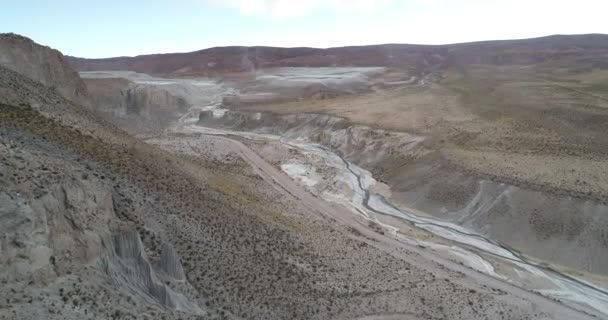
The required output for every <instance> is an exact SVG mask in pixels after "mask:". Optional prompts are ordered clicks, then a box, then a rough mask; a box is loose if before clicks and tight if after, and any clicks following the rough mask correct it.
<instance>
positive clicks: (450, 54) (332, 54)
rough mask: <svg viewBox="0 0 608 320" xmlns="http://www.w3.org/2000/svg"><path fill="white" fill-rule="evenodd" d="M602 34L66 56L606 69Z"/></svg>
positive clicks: (90, 63)
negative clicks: (551, 65) (553, 65)
mask: <svg viewBox="0 0 608 320" xmlns="http://www.w3.org/2000/svg"><path fill="white" fill-rule="evenodd" d="M607 47H608V35H602V34H588V35H572V36H566V35H555V36H548V37H543V38H536V39H526V40H509V41H484V42H473V43H462V44H450V45H436V46H429V45H410V44H384V45H373V46H358V47H339V48H329V49H315V48H274V47H217V48H210V49H204V50H200V51H195V52H188V53H171V54H155V55H143V56H137V57H117V58H108V59H83V58H76V57H68V58H67V60H68V62H69V63H70V64H71V65H72V66H73V67H74V68H75V69H77V70H79V71H97V70H130V71H136V72H142V73H148V74H155V75H171V76H185V75H190V76H191V75H212V74H216V73H223V72H230V71H251V70H257V69H265V68H273V67H340V66H343V67H354V66H359V67H377V66H385V67H391V68H397V69H403V70H407V71H410V72H416V73H422V74H424V73H430V72H436V71H437V70H441V69H444V68H446V67H453V68H459V67H463V66H469V65H474V64H486V65H530V64H538V63H544V62H552V63H556V64H562V65H568V66H572V64H573V63H576V65H577V66H580V67H581V68H583V67H584V68H602V67H603V68H606V67H608V66H607V65H606V64H607V62H606V59H605V57H606V54H608V49H607Z"/></svg>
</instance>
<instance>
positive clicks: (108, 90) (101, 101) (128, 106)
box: [85, 78, 192, 130]
mask: <svg viewBox="0 0 608 320" xmlns="http://www.w3.org/2000/svg"><path fill="white" fill-rule="evenodd" d="M85 82H86V84H87V87H88V88H89V93H90V97H91V100H92V101H93V104H94V105H95V107H94V108H95V110H96V111H98V112H99V113H100V114H102V115H104V116H105V117H106V118H108V119H110V120H112V121H114V122H117V123H119V124H121V126H122V127H124V128H127V129H133V128H137V127H141V129H142V130H145V128H144V126H148V127H150V128H160V127H163V126H166V125H168V124H169V123H170V122H171V121H173V120H175V119H176V118H177V116H178V115H181V114H183V113H184V112H186V111H187V110H188V108H189V107H191V106H192V104H191V102H190V101H189V100H188V99H187V98H185V97H184V96H181V95H180V94H179V93H175V92H173V91H172V90H171V87H170V86H154V85H146V84H140V83H135V82H132V81H129V80H127V79H124V78H100V79H92V78H88V79H85Z"/></svg>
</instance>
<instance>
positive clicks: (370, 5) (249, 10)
mask: <svg viewBox="0 0 608 320" xmlns="http://www.w3.org/2000/svg"><path fill="white" fill-rule="evenodd" d="M416 1H436V0H416ZM206 2H208V3H212V4H214V5H221V6H225V7H229V8H235V9H238V10H239V11H240V12H241V13H242V14H244V15H265V16H270V17H273V18H280V19H282V18H290V17H299V16H305V15H307V14H309V13H311V12H313V11H315V10H327V9H329V10H346V9H354V10H360V11H369V10H374V9H376V8H379V7H382V6H387V5H389V4H391V3H392V2H395V0H206Z"/></svg>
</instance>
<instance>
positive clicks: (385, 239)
mask: <svg viewBox="0 0 608 320" xmlns="http://www.w3.org/2000/svg"><path fill="white" fill-rule="evenodd" d="M197 131H198V130H197ZM203 131H206V130H203ZM198 132H199V133H204V134H208V135H214V136H216V137H217V138H218V139H222V140H224V141H226V142H228V143H229V144H231V145H232V146H233V147H234V151H235V152H237V154H239V156H240V157H241V158H242V159H243V160H244V161H246V162H247V163H248V164H249V165H251V166H252V168H253V169H254V170H255V171H256V172H257V173H258V174H259V175H260V177H262V178H263V179H264V180H265V181H266V182H267V183H269V184H270V185H271V186H273V187H274V188H275V189H276V190H278V191H280V192H282V193H284V194H286V195H287V196H291V197H294V198H296V199H298V200H299V201H300V202H301V203H302V204H303V205H304V206H305V207H307V208H308V209H310V210H311V211H313V212H314V213H316V214H317V215H318V216H320V217H323V218H324V219H328V220H330V221H333V222H334V223H338V224H340V225H343V226H347V227H351V228H353V229H355V230H357V231H358V232H360V233H361V235H363V236H364V239H363V240H364V241H366V242H367V243H368V244H369V245H373V246H375V247H377V248H379V249H381V250H383V251H385V252H387V253H388V254H390V255H392V256H394V257H397V258H399V259H403V260H406V261H408V262H410V263H415V264H417V265H422V266H425V268H427V269H432V268H434V266H433V265H432V264H431V263H429V262H430V261H432V262H436V263H438V264H440V265H442V266H444V267H447V268H448V269H450V270H453V271H457V272H461V273H463V274H465V275H466V276H467V278H468V279H465V280H464V281H463V283H465V284H466V283H467V282H469V283H470V282H471V281H473V282H474V283H478V284H483V285H487V286H489V287H493V288H496V289H500V290H503V291H505V292H507V293H509V294H510V295H512V297H509V295H505V296H497V298H500V299H506V300H509V301H510V302H513V301H514V300H516V299H515V298H519V299H521V300H523V301H528V302H531V303H533V304H534V305H535V307H536V308H538V309H540V310H542V311H544V312H547V313H549V314H552V315H554V317H555V318H556V319H568V320H574V319H595V318H594V317H593V316H591V315H589V314H588V313H585V312H581V311H579V310H576V309H573V308H571V307H570V306H567V305H564V304H562V303H559V302H557V301H554V300H552V299H550V298H547V297H545V296H542V295H540V294H537V293H534V292H531V291H529V290H526V289H524V288H521V287H518V286H516V285H514V284H511V283H508V282H505V281H503V280H501V279H497V278H494V277H491V276H489V275H486V274H484V273H480V272H478V271H476V270H473V269H470V268H468V267H465V266H463V265H460V264H458V263H455V262H453V261H450V260H447V259H445V258H442V257H440V256H438V255H436V254H435V253H433V252H430V251H429V250H425V249H422V248H418V247H416V246H413V245H409V244H406V243H404V242H403V241H399V240H398V239H397V238H395V237H391V236H388V235H383V234H380V233H377V232H376V231H374V230H372V229H371V228H369V227H368V225H367V223H366V222H364V221H361V220H360V219H358V218H357V216H356V215H353V214H352V212H351V211H350V210H349V209H348V208H346V207H344V206H342V205H338V204H330V203H328V202H327V201H324V200H323V199H320V198H318V197H316V196H314V195H312V194H311V193H309V192H308V191H306V190H304V189H303V188H302V187H301V186H299V185H298V184H297V183H296V182H295V181H294V180H292V179H291V178H290V177H288V176H287V175H285V174H284V173H282V172H280V171H279V170H277V169H276V168H274V167H273V166H272V165H270V164H269V163H267V162H266V161H265V160H264V159H262V158H261V157H260V156H259V155H258V154H257V153H255V152H254V151H253V150H251V149H250V148H248V147H247V146H246V145H244V144H243V143H242V142H240V141H237V140H235V139H231V138H230V137H228V135H230V134H235V133H233V132H227V131H222V130H215V129H211V130H208V131H207V132H201V131H198ZM236 134H238V133H236ZM280 140H283V141H281V143H283V144H285V145H290V146H291V147H296V148H298V147H297V146H295V145H291V144H290V143H289V142H286V141H285V139H282V138H281V139H280ZM193 151H195V152H197V150H195V149H194V148H193ZM334 154H335V153H334ZM339 157H340V158H341V159H342V161H344V163H345V165H348V168H349V171H350V172H352V173H353V174H355V176H356V177H358V180H357V181H358V183H359V186H360V187H362V186H363V185H362V182H361V180H360V179H361V177H360V176H359V175H357V174H356V173H355V172H354V171H353V170H352V168H351V167H350V163H349V162H348V161H346V160H345V159H344V158H343V157H342V156H340V155H339ZM362 190H365V188H362ZM367 201H369V192H366V199H365V203H366V209H369V210H373V212H377V211H376V210H374V209H372V208H369V206H368V205H367ZM378 214H382V213H380V212H378ZM359 239H361V238H359ZM402 249H405V250H407V251H409V252H413V253H416V255H412V254H406V253H404V252H403V251H402ZM413 260H414V261H413Z"/></svg>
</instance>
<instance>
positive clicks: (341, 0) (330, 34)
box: [0, 0, 608, 58]
mask: <svg viewBox="0 0 608 320" xmlns="http://www.w3.org/2000/svg"><path fill="white" fill-rule="evenodd" d="M1 8H2V9H1V10H0V32H14V33H18V34H22V35H25V36H28V37H30V38H32V39H34V40H35V41H37V42H39V43H42V44H45V45H48V46H51V47H53V48H56V49H59V50H60V51H62V52H63V53H64V54H68V55H74V56H80V57H88V58H96V57H110V56H124V55H129V56H130V55H138V54H148V53H164V52H184V51H193V50H199V49H203V48H208V47H213V46H222V45H270V46H313V47H332V46H344V45H362V44H376V43H428V44H440V43H453V42H464V41H475V40H490V39H512V38H527V37H536V36H543V35H549V34H556V33H562V34H574V33H608V22H607V21H608V20H606V19H607V18H606V14H607V12H608V0H578V1H558V0H529V1H528V0H510V1H507V0H501V1H491V0H485V1H484V0H460V1H456V0H453V1H452V0H401V1H400V0H292V1H287V0H225V1H222V0H181V1H180V0H174V1H169V0H148V1H143V0H133V1H128V0H106V1H86V0H80V1H77V0H47V1H43V0H14V1H13V0H2V6H1Z"/></svg>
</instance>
